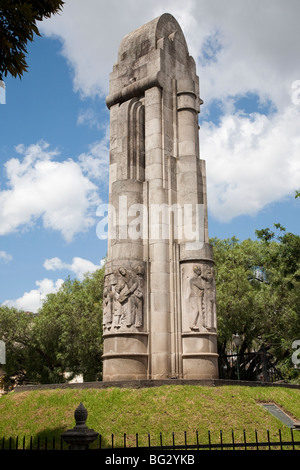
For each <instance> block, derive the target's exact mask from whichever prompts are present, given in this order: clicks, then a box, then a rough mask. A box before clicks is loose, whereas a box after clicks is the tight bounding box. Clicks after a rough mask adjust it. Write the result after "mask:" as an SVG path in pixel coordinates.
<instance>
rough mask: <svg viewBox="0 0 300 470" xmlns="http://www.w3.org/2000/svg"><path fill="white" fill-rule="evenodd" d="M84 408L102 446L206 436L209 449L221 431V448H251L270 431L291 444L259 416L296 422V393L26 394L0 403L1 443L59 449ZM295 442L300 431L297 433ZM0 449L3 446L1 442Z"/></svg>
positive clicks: (299, 405)
mask: <svg viewBox="0 0 300 470" xmlns="http://www.w3.org/2000/svg"><path fill="white" fill-rule="evenodd" d="M80 402H82V403H83V405H84V406H85V407H86V409H87V410H88V419H87V423H86V424H87V426H88V427H89V428H92V429H94V430H95V431H97V432H98V433H99V434H101V439H102V444H103V445H104V446H106V445H107V446H110V444H111V435H112V434H113V435H114V445H115V446H116V447H117V446H123V438H124V433H126V439H127V441H126V443H127V446H131V445H135V439H136V433H138V438H139V445H140V446H142V445H148V433H150V436H151V445H159V443H160V433H161V436H162V439H163V444H165V445H166V444H168V445H169V444H172V432H174V433H175V440H176V444H181V443H184V433H185V432H186V438H187V442H188V443H196V431H197V432H198V436H199V442H200V443H207V441H208V431H210V435H211V440H212V442H214V441H216V442H219V439H220V430H222V434H223V442H225V441H228V440H229V441H231V432H232V430H234V434H235V441H236V442H238V441H240V442H242V441H243V431H244V430H245V431H246V435H247V440H250V441H251V440H252V441H254V433H255V430H257V432H258V438H259V440H266V433H267V430H269V433H270V437H271V439H272V438H273V437H274V439H276V440H278V431H279V429H281V432H282V438H283V439H284V438H286V439H287V440H290V438H291V434H290V429H289V428H288V427H287V426H285V425H284V424H283V423H282V422H281V421H279V420H277V419H276V418H275V417H273V416H272V415H271V414H270V413H269V412H267V411H266V410H264V409H263V408H262V406H261V405H260V403H263V402H268V403H269V402H273V403H276V404H277V405H278V406H280V407H281V408H282V409H283V410H284V411H286V412H287V413H288V414H289V415H290V416H292V417H294V418H295V419H297V420H300V390H299V389H289V388H275V387H274V388H272V387H247V386H243V387H239V386H222V387H204V386H198V385H195V386H194V385H164V386H160V387H153V388H141V389H129V388H128V389H126V388H117V387H116V388H106V389H82V390H81V389H64V390H63V389H56V390H40V391H30V392H20V393H15V392H12V393H10V394H7V395H4V396H2V397H1V398H0V439H2V437H5V439H8V438H10V437H12V438H13V441H14V439H15V438H16V437H17V436H19V442H20V440H21V439H23V436H26V442H29V439H30V436H32V437H33V440H34V441H35V442H36V441H37V438H38V437H39V438H40V440H41V442H43V440H44V439H45V437H46V436H47V438H48V442H51V441H52V438H53V436H54V437H55V439H56V440H57V441H59V440H60V434H61V433H62V432H64V431H66V430H68V429H71V428H73V427H74V425H75V420H74V411H75V409H76V408H77V406H78V405H79V403H80ZM294 433H295V436H296V439H297V440H300V431H295V432H294ZM0 446H1V441H0Z"/></svg>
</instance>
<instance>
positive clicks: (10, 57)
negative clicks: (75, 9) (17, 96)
mask: <svg viewBox="0 0 300 470" xmlns="http://www.w3.org/2000/svg"><path fill="white" fill-rule="evenodd" d="M63 5H64V2H63V1H62V0H1V2H0V80H2V79H3V77H6V76H7V74H8V73H9V74H10V75H11V76H12V77H14V78H15V77H17V76H18V77H19V78H21V77H22V75H23V73H24V72H26V71H27V69H28V66H27V62H26V55H27V43H28V42H31V41H33V40H34V35H35V34H36V35H37V36H40V32H39V29H38V26H37V22H38V21H42V20H43V19H44V18H50V17H51V15H53V14H56V13H58V12H59V11H61V10H62V8H63Z"/></svg>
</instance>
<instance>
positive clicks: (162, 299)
mask: <svg viewBox="0 0 300 470" xmlns="http://www.w3.org/2000/svg"><path fill="white" fill-rule="evenodd" d="M106 104H107V106H108V108H109V110H110V167H109V210H108V252H107V263H106V267H105V285H104V299H103V338H104V352H103V380H104V381H112V380H140V379H143V380H144V379H168V378H181V379H212V378H217V377H218V355H217V334H216V299H215V276H214V263H213V253H212V247H211V245H210V244H209V240H208V230H207V201H206V179H205V161H204V160H201V159H200V156H199V137H198V134H199V126H198V113H199V112H200V105H201V104H202V100H201V99H200V97H199V79H198V76H197V74H196V67H195V61H194V59H193V58H192V57H191V56H190V55H189V52H188V47H187V44H186V40H185V37H184V35H183V32H182V30H181V28H180V26H179V24H178V22H177V21H176V19H175V18H174V17H173V16H172V15H170V14H163V15H162V16H160V17H158V18H156V19H154V20H153V21H150V22H149V23H147V24H145V25H144V26H142V27H140V28H138V29H137V30H135V31H133V32H132V33H130V34H128V35H126V36H125V37H124V39H123V40H122V42H121V44H120V48H119V54H118V62H117V63H116V64H115V65H114V67H113V71H112V73H111V75H110V90H109V96H108V97H107V99H106Z"/></svg>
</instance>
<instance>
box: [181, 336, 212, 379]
mask: <svg viewBox="0 0 300 470" xmlns="http://www.w3.org/2000/svg"><path fill="white" fill-rule="evenodd" d="M182 370H183V379H200V380H201V379H217V378H218V377H219V370H218V354H217V334H216V333H215V332H209V331H207V332H206V331H205V332H197V333H195V332H187V333H183V334H182Z"/></svg>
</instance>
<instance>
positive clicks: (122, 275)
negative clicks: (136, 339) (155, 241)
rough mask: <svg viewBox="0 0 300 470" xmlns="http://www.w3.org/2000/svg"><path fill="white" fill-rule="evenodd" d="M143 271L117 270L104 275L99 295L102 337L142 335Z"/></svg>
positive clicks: (137, 268)
mask: <svg viewBox="0 0 300 470" xmlns="http://www.w3.org/2000/svg"><path fill="white" fill-rule="evenodd" d="M144 300H145V271H144V266H143V265H142V264H138V263H137V264H134V265H133V266H131V267H130V268H128V267H123V266H120V267H118V268H117V269H115V270H114V271H113V272H111V273H108V274H106V276H105V282H104V291H103V329H104V334H105V333H108V332H118V331H142V330H143V325H144Z"/></svg>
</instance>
